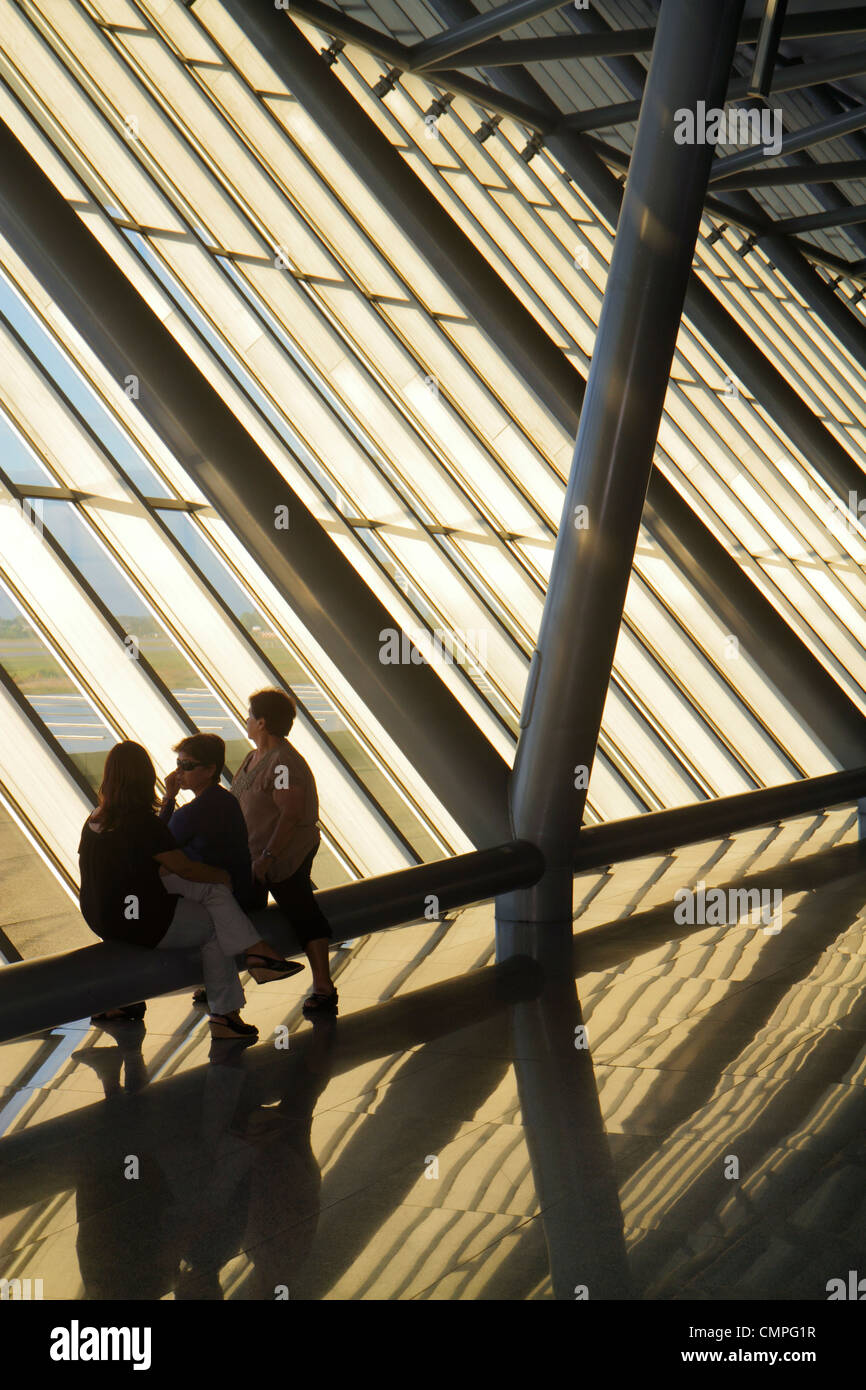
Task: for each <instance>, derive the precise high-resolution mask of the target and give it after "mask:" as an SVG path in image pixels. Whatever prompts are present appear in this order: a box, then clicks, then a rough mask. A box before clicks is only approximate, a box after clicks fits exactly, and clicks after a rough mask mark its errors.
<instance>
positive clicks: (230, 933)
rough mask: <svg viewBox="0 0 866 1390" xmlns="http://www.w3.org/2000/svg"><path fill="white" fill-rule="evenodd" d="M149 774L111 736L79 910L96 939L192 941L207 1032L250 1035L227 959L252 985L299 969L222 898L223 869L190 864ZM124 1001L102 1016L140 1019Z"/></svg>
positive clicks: (169, 946)
mask: <svg viewBox="0 0 866 1390" xmlns="http://www.w3.org/2000/svg"><path fill="white" fill-rule="evenodd" d="M155 788H156V772H155V770H154V766H153V763H152V762H151V760H150V757H149V756H148V753H147V751H146V749H144V748H142V747H141V744H139V743H130V742H123V743H118V744H116V745H115V746H114V748H112V749H111V751H110V752H109V754H108V757H107V758H106V760H105V771H104V773H103V779H102V786H101V787H100V789H99V805H98V806H97V808H96V810H95V811H94V812H93V814H92V815H91V816H90V817H89V818H88V820H87V821H86V822H85V825H84V829H83V830H82V834H81V843H80V845H79V847H78V855H79V863H80V866H81V893H80V903H81V912H82V916H83V917H84V920H85V921H86V922H87V924H88V926H89V927H90V929H91V930H92V931H93V932H95V933H96V935H97V936H100V937H102V939H103V940H105V941H126V942H129V943H130V944H132V945H136V946H144V947H149V948H154V947H159V948H160V949H161V950H183V949H184V948H188V947H190V946H200V947H201V959H202V973H203V976H204V981H205V987H206V989H207V997H208V1003H209V1006H210V1008H211V1010H212V1013H211V1018H210V1029H211V1034H212V1036H213V1037H215V1038H234V1037H254V1036H256V1034H257V1033H258V1029H257V1028H255V1027H254V1026H253V1025H252V1024H248V1023H244V1021H243V1019H242V1018H241V1016H240V1012H239V1011H240V1008H241V1006H242V1005H243V1003H244V991H243V987H242V985H241V982H240V977H239V974H238V965H237V962H236V961H235V959H234V958H235V956H237V955H239V954H240V953H241V952H244V951H245V952H246V962H245V963H246V968H247V969H248V970H249V971H250V973H251V974H252V976H253V978H254V979H255V980H256V981H258V983H259V984H264V983H265V982H266V981H268V980H284V979H286V978H287V977H288V976H289V975H294V974H296V973H297V972H298V971H299V970H302V969H303V966H301V965H299V964H298V963H297V962H295V961H286V960H283V959H282V958H281V957H280V956H279V954H278V953H277V952H276V951H275V950H274V948H273V947H272V946H270V945H269V944H268V942H267V941H262V940H261V938H260V937H259V936H258V934H257V932H256V930H255V928H254V927H253V924H252V923H251V922H250V920H249V918H248V917H247V916H246V914H245V913H244V912H242V910H241V909H240V907H239V906H238V904H237V903H236V902H235V899H234V898H233V897H232V894H231V889H230V887H229V885H230V878H229V875H228V873H227V872H226V871H225V870H224V869H215V868H211V867H210V865H208V864H198V863H194V862H193V861H192V860H191V859H188V858H187V856H186V855H185V854H184V853H183V852H182V851H181V850H179V849H178V848H177V847H176V845H175V841H174V839H173V837H172V834H171V832H170V831H169V829H168V827H167V826H166V825H164V824H163V823H162V821H161V820H160V819H159V817H158V816H157V815H156V813H155V810H154V806H155V803H156V795H155ZM144 1011H145V1005H144V1004H143V1003H140V1004H131V1005H128V1006H127V1007H126V1008H123V1009H116V1010H111V1011H110V1012H109V1014H108V1015H97V1019H101V1018H104V1017H115V1018H141V1017H142V1016H143V1014H144Z"/></svg>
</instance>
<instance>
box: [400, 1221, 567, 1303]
mask: <svg viewBox="0 0 866 1390" xmlns="http://www.w3.org/2000/svg"><path fill="white" fill-rule="evenodd" d="M539 1216H541V1212H540V1211H539V1212H536V1213H535V1215H533V1216H527V1217H525V1218H523V1219H522V1220H519V1221H517V1223H516V1224H515V1225H514V1226H512V1227H511V1228H510V1230H507V1231H502V1232H501V1233H500V1234H499V1235H498V1236H496V1237H495V1239H494V1240H492V1241H491V1242H490V1244H489V1245H485V1246H483V1247H482V1249H480V1250H478V1251H476V1253H475V1254H474V1255H471V1256H467V1257H466V1258H465V1259H463V1260H460V1261H459V1262H458V1263H457V1264H455V1265H453V1266H452V1267H451V1269H448V1270H446V1271H445V1273H444V1274H440V1275H439V1276H438V1278H436V1279H434V1280H433V1281H432V1283H430V1284H425V1286H424V1288H423V1289H419V1290H418V1291H417V1292H416V1293H414V1294H412V1298H411V1299H410V1300H407V1301H409V1302H411V1301H413V1300H414V1299H416V1298H420V1297H421V1296H422V1294H424V1293H426V1292H427V1290H428V1289H433V1288H435V1287H436V1285H437V1284H441V1283H442V1281H443V1279H448V1278H450V1277H451V1276H452V1275H453V1274H456V1273H459V1271H460V1270H461V1269H462V1268H464V1266H467V1265H471V1264H474V1263H475V1262H476V1260H480V1259H481V1258H482V1257H483V1256H484V1255H486V1254H488V1253H489V1251H490V1250H492V1249H493V1247H494V1246H495V1245H499V1244H500V1242H501V1241H503V1240H509V1239H510V1238H511V1237H512V1236H515V1235H516V1234H517V1232H518V1231H521V1230H522V1229H523V1227H524V1226H528V1225H529V1224H530V1223H531V1222H532V1221H537V1220H538V1218H539Z"/></svg>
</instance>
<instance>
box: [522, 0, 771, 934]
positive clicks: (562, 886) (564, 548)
mask: <svg viewBox="0 0 866 1390" xmlns="http://www.w3.org/2000/svg"><path fill="white" fill-rule="evenodd" d="M743 4H744V0H721V3H719V4H718V5H716V6H714V7H713V8H712V10H709V9H707V10H704V9H701V10H699V11H697V12H696V11H694V7H693V6H692V5H691V4H690V3H689V0H663V4H662V8H661V13H660V17H659V24H658V30H657V36H656V42H655V45H654V47H653V56H652V62H651V64H650V71H649V76H648V78H647V85H646V89H645V92H644V97H643V105H642V110H641V118H640V121H639V124H638V131H637V137H636V141H635V148H634V154H633V156H632V162H631V169H630V172H629V177H628V183H627V185H626V191H625V196H624V199H623V204H622V209H621V213H620V217H619V222H618V225H617V233H616V240H615V243H614V249H613V257H612V260H611V266H610V271H609V274H608V279H607V287H606V290H605V296H604V303H603V306H602V314H601V321H600V323H599V327H598V333H597V335H596V342H595V351H594V353H593V357H592V363H591V366H590V372H589V379H588V382H587V389H586V398H585V400H584V406H583V410H582V412H581V419H580V428H579V430H578V436H577V443H576V446H575V453H574V460H573V463H572V471H571V477H570V479H569V484H568V488H567V491H566V497H565V504H564V507H563V513H562V522H561V525H560V530H559V535H558V539H557V544H556V549H555V551H554V558H553V567H552V570H551V575H550V580H549V583H548V590H547V598H546V601H545V605H544V612H543V615H542V619H541V627H540V631H539V635H538V643H537V647H536V651H535V654H534V656H533V662H532V667H531V670H530V674H529V678H528V681H527V690H526V695H525V697H524V706H523V712H522V714H521V729H522V732H521V736H520V741H519V743H518V749H517V757H516V759H515V765H514V773H513V776H512V782H511V798H510V800H511V807H510V809H511V816H512V824H513V825H514V827H515V830H516V831H517V833H518V834H519V836H520V837H521V838H523V837H526V838H528V839H530V840H531V841H532V842H533V843H535V844H537V845H538V846H539V848H540V849H541V850H542V853H543V854H544V857H545V860H546V864H547V868H546V871H545V875H544V878H543V879H542V880H541V882H540V883H539V884H538V885H536V886H535V887H534V888H532V889H530V890H526V891H521V892H517V893H511V894H507V895H505V896H504V897H500V899H499V900H498V904H497V923H498V926H497V940H498V949H499V950H500V951H501V952H502V953H503V954H511V953H513V952H515V951H516V950H524V951H527V953H528V954H532V953H533V952H532V949H531V948H529V949H528V950H527V944H526V942H527V939H531V938H532V937H533V936H534V935H535V931H536V929H537V927H538V926H539V924H542V923H547V924H553V923H556V924H557V927H558V929H560V930H562V931H564V932H567V933H568V934H569V936H570V934H571V917H572V908H571V900H572V882H571V880H572V870H571V863H572V859H573V855H574V843H575V839H576V836H577V832H578V830H579V827H580V824H581V821H582V819H583V811H584V805H585V802H586V787H587V777H588V772H589V769H590V768H591V767H592V764H593V761H594V757H595V750H596V744H597V741H598V734H599V729H600V726H601V717H602V711H603V708H604V703H605V699H606V696H607V689H608V683H609V680H610V672H611V668H612V663H613V655H614V649H615V647H616V641H617V637H618V634H619V628H620V622H621V617H622V610H623V605H624V603H625V595H626V590H627V587H628V582H629V577H630V575H631V569H632V563H633V556H634V548H635V544H636V542H637V536H638V531H639V527H640V522H641V515H642V512H643V506H644V498H645V495H646V492H647V485H648V483H649V478H650V473H651V471H652V464H653V453H654V449H655V442H656V435H657V432H658V426H659V421H660V419H661V415H662V410H663V407H664V398H665V393H666V391H667V386H668V379H669V374H670V366H671V361H672V359H673V354H674V350H675V346H676V338H677V333H678V331H679V324H680V316H681V313H682V308H683V302H684V299H685V295H686V289H687V287H688V281H689V272H690V267H691V261H692V256H693V254H694V245H695V239H696V237H697V233H698V228H699V226H700V219H701V212H702V207H703V201H704V196H705V193H706V181H707V177H708V175H709V170H710V163H711V160H712V156H713V151H712V147H710V146H707V145H697V144H695V145H677V144H676V143H675V141H674V138H673V137H674V112H675V111H676V110H678V109H679V108H681V107H691V108H694V107H695V106H696V105H697V102H698V101H702V100H705V101H706V102H707V104H708V105H712V104H714V103H715V102H717V101H718V100H720V99H721V97H722V95H723V93H724V90H725V84H726V82H727V78H728V73H729V71H730V64H731V59H732V57H733V52H734V46H735V43H736V37H737V29H738V26H739V23H740V20H741V18H742V11H743ZM578 507H585V508H586V509H587V513H588V519H589V525H588V528H587V529H585V530H584V529H576V527H575V524H574V516H575V513H576V510H577V508H578ZM518 827H519V829H518ZM521 943H522V944H521Z"/></svg>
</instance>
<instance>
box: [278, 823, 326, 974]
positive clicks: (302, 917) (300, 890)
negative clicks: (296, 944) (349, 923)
mask: <svg viewBox="0 0 866 1390" xmlns="http://www.w3.org/2000/svg"><path fill="white" fill-rule="evenodd" d="M315 857H316V851H315V850H313V852H312V854H310V855H308V856H307V858H306V859H305V860H304V862H303V864H301V866H300V868H299V869H297V870H296V872H295V873H293V874H292V876H291V878H286V879H283V881H282V883H269V884H268V888H269V889H270V891H271V894H272V895H273V899H274V902H275V903H276V904H277V905H278V907H279V908H280V909H281V911H283V912H284V913H285V914H286V916H287V917H288V919H289V921H290V923H291V925H292V927H293V928H294V930H295V934H296V935H297V938H298V940H299V941H300V943H301V945H302V946H303V948H304V950H305V951H306V953H307V958H308V960H309V962H310V969H311V970H312V972H313V990H314V991H315V992H316V993H317V994H331V993H333V992H334V982H333V980H332V979H331V970H330V959H329V956H328V942H329V941H330V939H331V928H330V927H329V925H328V919H327V917H326V916H325V914H324V913H323V911H322V909H321V908H320V907H319V904H318V903H317V902H316V899H315V897H314V895H313V885H312V882H311V881H310V870H311V869H312V867H313V860H314V859H315Z"/></svg>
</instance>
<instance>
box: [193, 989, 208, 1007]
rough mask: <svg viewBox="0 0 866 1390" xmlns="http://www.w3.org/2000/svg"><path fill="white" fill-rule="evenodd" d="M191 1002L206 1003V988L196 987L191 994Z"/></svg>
mask: <svg viewBox="0 0 866 1390" xmlns="http://www.w3.org/2000/svg"><path fill="white" fill-rule="evenodd" d="M192 1002H193V1003H194V1004H207V990H206V989H197V990H196V992H195V994H194V995H193V996H192Z"/></svg>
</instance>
